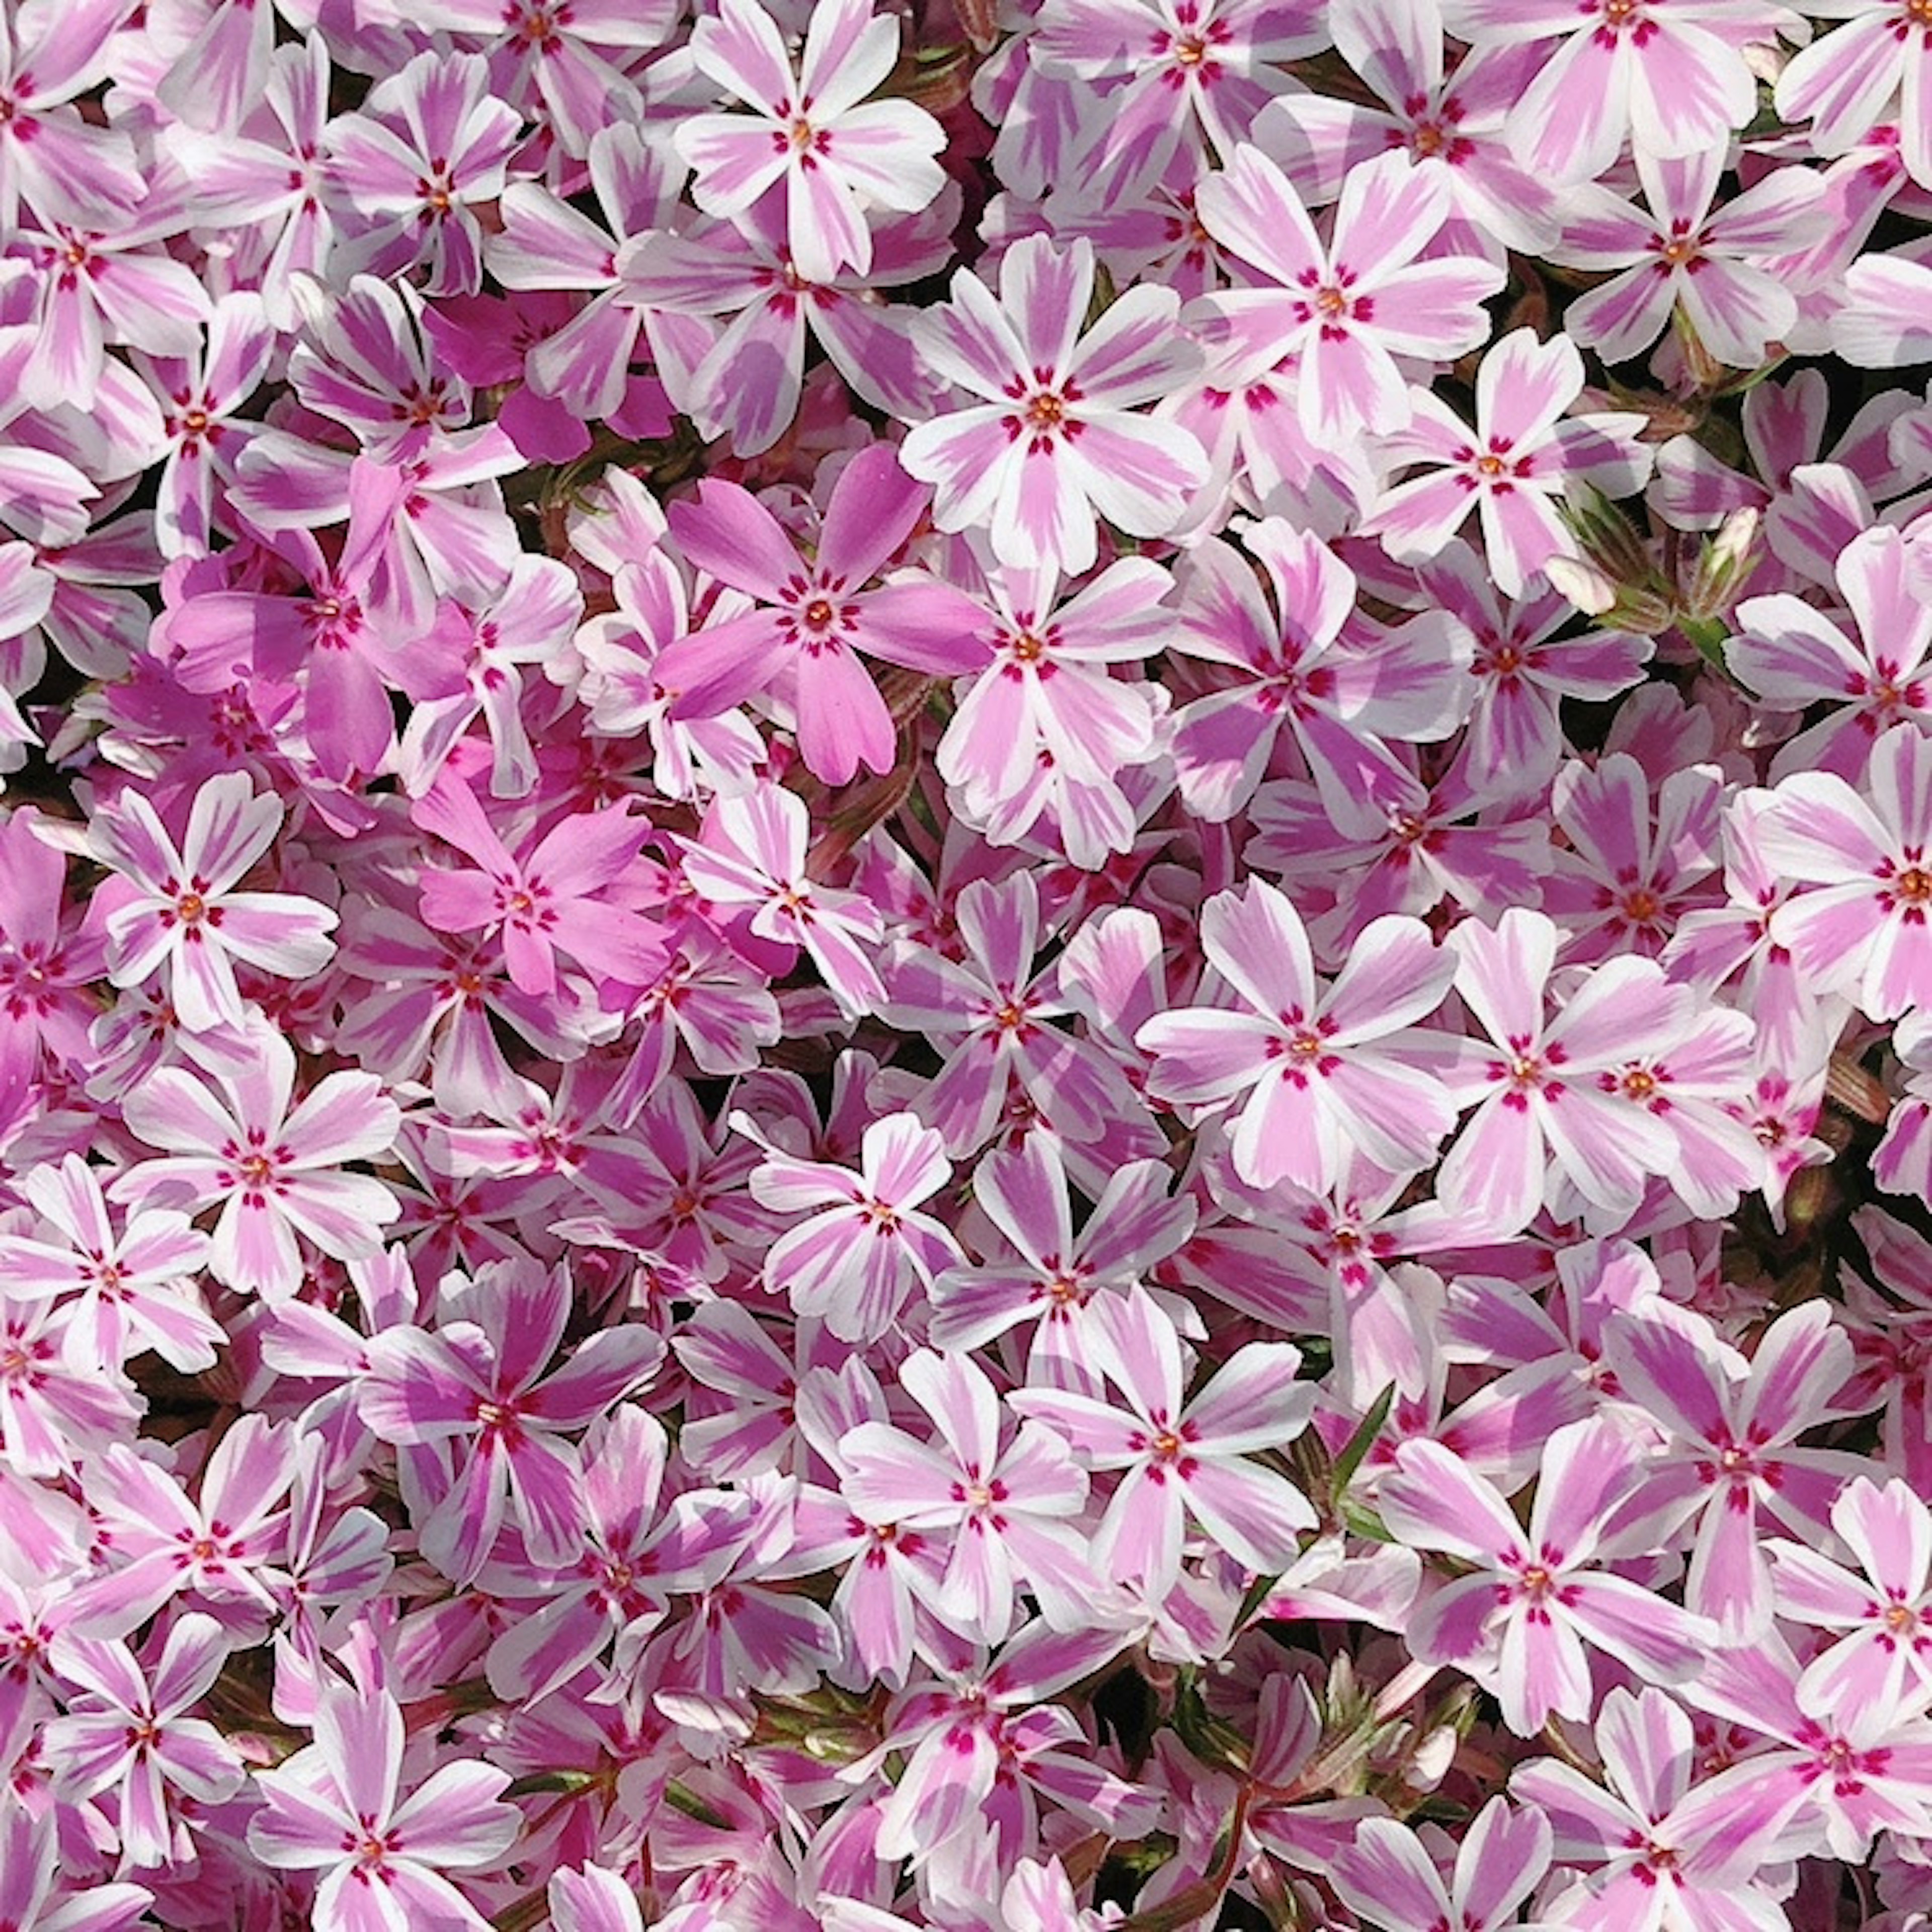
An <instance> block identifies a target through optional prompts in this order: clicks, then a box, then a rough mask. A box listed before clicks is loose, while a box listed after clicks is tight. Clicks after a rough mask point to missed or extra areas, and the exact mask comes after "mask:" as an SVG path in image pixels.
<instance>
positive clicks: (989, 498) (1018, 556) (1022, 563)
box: [899, 236, 1208, 577]
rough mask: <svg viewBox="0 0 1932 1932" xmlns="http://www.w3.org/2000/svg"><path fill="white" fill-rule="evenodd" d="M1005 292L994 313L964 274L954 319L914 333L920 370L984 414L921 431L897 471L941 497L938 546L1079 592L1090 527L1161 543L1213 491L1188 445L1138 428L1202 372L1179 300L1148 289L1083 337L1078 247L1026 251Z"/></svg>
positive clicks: (1174, 434) (1089, 265)
mask: <svg viewBox="0 0 1932 1932" xmlns="http://www.w3.org/2000/svg"><path fill="white" fill-rule="evenodd" d="M1000 287H1001V299H1000V300H999V301H998V302H995V299H994V298H993V296H992V293H990V291H989V290H988V289H987V287H986V284H985V283H984V282H983V281H980V278H978V277H977V275H969V274H968V273H967V272H965V270H963V269H962V270H961V272H959V274H958V275H955V276H954V277H953V301H952V303H951V305H950V306H949V307H947V308H941V309H939V310H937V311H933V312H932V313H931V314H929V315H928V316H926V317H924V318H922V320H923V323H924V327H923V332H922V336H921V338H920V339H921V346H922V350H923V351H924V353H925V355H926V359H927V360H928V361H929V362H930V363H931V364H932V367H933V368H934V370H935V371H936V372H937V373H938V374H939V375H941V377H944V378H946V379H947V380H949V381H950V382H952V383H954V384H956V386H958V387H959V388H960V389H964V390H965V392H967V393H968V395H971V396H974V397H977V398H980V400H979V401H977V402H975V403H974V404H972V405H971V406H970V407H968V408H966V409H964V410H956V411H953V412H952V413H949V414H945V415H941V416H934V417H933V418H932V419H930V420H929V421H927V422H922V423H919V424H918V425H916V426H915V427H914V428H913V431H912V432H911V434H910V435H908V436H907V438H906V440H905V441H904V443H903V444H902V445H901V448H900V452H899V454H900V458H901V460H902V461H903V462H904V464H905V466H906V468H907V469H908V470H909V471H910V472H911V473H912V474H913V475H915V476H916V477H918V478H920V479H921V480H922V481H925V482H928V483H931V484H934V485H935V486H936V487H937V489H938V497H937V499H936V500H935V502H934V505H933V511H932V514H933V520H934V521H935V523H937V524H938V526H939V527H940V528H941V529H943V530H962V529H971V528H974V527H979V526H983V527H985V528H986V529H989V531H990V532H991V533H992V544H993V550H994V553H995V555H996V556H998V558H999V559H1000V561H1001V562H1002V563H1004V564H1008V565H1013V567H1015V568H1022V569H1033V568H1043V567H1047V566H1051V567H1053V568H1058V570H1060V571H1061V572H1062V573H1063V574H1065V575H1067V576H1069V577H1078V576H1080V575H1081V574H1083V573H1084V572H1085V571H1088V570H1089V569H1091V568H1092V567H1093V564H1094V559H1095V558H1096V557H1097V556H1098V555H1099V545H1098V542H1097V538H1096V535H1095V530H1094V519H1095V517H1096V516H1097V515H1099V516H1102V517H1106V520H1108V521H1109V523H1113V524H1115V525H1116V526H1118V528H1120V529H1123V530H1124V531H1126V532H1127V533H1128V535H1130V536H1139V537H1157V536H1164V535H1166V534H1167V533H1168V532H1169V531H1170V530H1172V529H1174V528H1175V526H1177V525H1178V523H1179V522H1180V520H1181V511H1182V508H1183V507H1184V504H1185V502H1186V501H1187V497H1188V496H1189V495H1190V493H1192V492H1193V490H1196V489H1198V488H1199V487H1200V486H1201V484H1202V483H1203V482H1205V481H1206V480H1207V475H1208V467H1207V460H1206V458H1205V457H1204V456H1203V455H1202V452H1201V446H1200V445H1199V443H1196V441H1195V440H1194V438H1193V437H1192V436H1190V434H1188V433H1187V431H1185V430H1182V429H1178V428H1175V427H1174V426H1173V425H1170V424H1167V423H1162V422H1154V421H1152V420H1151V419H1149V418H1148V417H1146V416H1140V415H1136V414H1135V413H1133V411H1134V409H1135V406H1136V404H1141V403H1145V402H1149V401H1152V400H1153V399H1154V398H1155V397H1157V396H1159V395H1162V394H1163V393H1164V392H1166V391H1167V390H1168V389H1170V388H1171V387H1172V386H1173V384H1174V383H1175V382H1176V381H1177V380H1178V379H1179V378H1180V377H1182V376H1183V375H1184V374H1187V372H1188V371H1189V370H1190V368H1192V367H1193V365H1194V364H1195V363H1196V362H1197V361H1198V360H1199V357H1198V355H1197V353H1196V350H1195V349H1194V347H1193V344H1191V343H1190V342H1189V341H1188V340H1187V338H1186V337H1185V336H1184V335H1183V334H1182V332H1181V329H1180V326H1179V313H1180V302H1179V299H1178V297H1177V296H1175V295H1174V294H1173V293H1172V292H1171V291H1169V290H1164V289H1156V288H1151V287H1147V286H1145V284H1143V285H1142V286H1141V287H1138V288H1134V289H1130V290H1128V291H1127V293H1126V294H1124V295H1123V296H1120V297H1119V298H1118V299H1117V300H1116V301H1115V302H1113V303H1112V305H1111V306H1109V308H1108V309H1107V311H1106V313H1105V314H1103V316H1102V317H1101V318H1100V320H1099V321H1098V322H1097V323H1095V324H1094V326H1093V327H1092V328H1091V329H1088V330H1087V331H1086V332H1085V334H1084V335H1083V334H1082V323H1083V321H1084V320H1085V317H1086V314H1087V311H1088V305H1089V303H1090V302H1091V299H1092V295H1093V289H1094V251H1093V248H1092V245H1091V244H1090V243H1088V242H1085V241H1084V240H1083V241H1078V242H1075V243H1074V245H1073V248H1071V250H1070V251H1065V252H1062V251H1061V250H1059V249H1057V248H1055V247H1054V245H1053V244H1052V242H1050V241H1049V240H1048V239H1046V237H1045V236H1028V238H1027V239H1026V240H1025V241H1024V242H1020V243H1019V244H1018V245H1016V247H1014V248H1011V249H1010V250H1009V251H1007V256H1006V258H1005V260H1004V263H1003V264H1002V266H1001V281H1000Z"/></svg>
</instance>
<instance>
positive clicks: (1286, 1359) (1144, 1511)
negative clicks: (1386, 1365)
mask: <svg viewBox="0 0 1932 1932" xmlns="http://www.w3.org/2000/svg"><path fill="white" fill-rule="evenodd" d="M1096 1326H1097V1331H1098V1332H1097V1335H1096V1337H1095V1342H1094V1353H1095V1355H1096V1358H1097V1360H1098V1361H1099V1362H1100V1365H1101V1367H1103V1370H1105V1372H1106V1376H1107V1379H1109V1381H1110V1382H1112V1383H1113V1385H1114V1386H1115V1388H1117V1389H1118V1391H1120V1393H1121V1396H1122V1397H1124V1406H1121V1407H1115V1406H1113V1405H1112V1404H1109V1403H1105V1402H1102V1401H1100V1400H1096V1399H1095V1398H1094V1397H1091V1396H1085V1395H1078V1394H1073V1392H1071V1391H1063V1390H1058V1389H1042V1388H1025V1389H1021V1390H1019V1391H1016V1393H1015V1394H1013V1395H1012V1396H1011V1397H1009V1398H1008V1402H1009V1404H1010V1406H1011V1407H1012V1408H1013V1409H1014V1410H1015V1411H1016V1412H1017V1413H1018V1414H1019V1415H1023V1416H1026V1417H1029V1418H1036V1419H1037V1420H1038V1421H1042V1422H1044V1423H1046V1424H1048V1425H1049V1427H1052V1428H1053V1429H1056V1430H1058V1431H1059V1432H1060V1433H1061V1435H1063V1436H1065V1437H1066V1438H1067V1441H1068V1442H1070V1444H1071V1445H1073V1448H1074V1449H1075V1451H1076V1452H1077V1453H1078V1454H1079V1456H1080V1457H1081V1459H1082V1461H1083V1462H1085V1464H1086V1465H1087V1466H1088V1468H1089V1469H1093V1470H1095V1471H1097V1472H1109V1471H1113V1470H1118V1471H1120V1472H1121V1479H1120V1481H1119V1482H1118V1483H1117V1484H1115V1488H1114V1493H1113V1494H1112V1496H1111V1497H1110V1498H1109V1500H1108V1503H1107V1508H1106V1514H1104V1515H1103V1517H1102V1518H1101V1520H1100V1529H1099V1531H1098V1532H1097V1534H1096V1535H1095V1538H1094V1562H1096V1563H1097V1565H1100V1567H1101V1568H1103V1571H1106V1573H1107V1574H1109V1575H1110V1576H1111V1577H1112V1579H1113V1580H1114V1581H1115V1582H1116V1583H1132V1584H1134V1585H1136V1586H1138V1587H1139V1590H1140V1592H1142V1595H1145V1597H1146V1598H1148V1600H1149V1601H1157V1600H1158V1599H1159V1598H1161V1597H1163V1595H1166V1592H1167V1591H1168V1590H1169V1589H1171V1588H1172V1586H1173V1584H1174V1583H1175V1580H1176V1579H1177V1578H1178V1577H1179V1575H1180V1574H1181V1556H1182V1552H1183V1549H1184V1538H1185V1535H1186V1532H1187V1526H1188V1523H1189V1521H1190V1519H1191V1520H1192V1521H1193V1523H1195V1524H1196V1526H1198V1527H1199V1529H1200V1530H1201V1531H1202V1532H1205V1535H1207V1536H1208V1538H1209V1540H1210V1541H1211V1542H1212V1543H1214V1544H1217V1546H1218V1547H1220V1548H1221V1549H1223V1550H1226V1552H1227V1553H1229V1556H1232V1557H1233V1558H1234V1559H1235V1561H1236V1562H1238V1563H1240V1564H1241V1565H1244V1567H1245V1568H1247V1569H1249V1570H1251V1571H1254V1572H1256V1574H1261V1575H1266V1576H1278V1575H1280V1573H1281V1572H1282V1571H1284V1570H1286V1568H1288V1567H1289V1565H1290V1564H1291V1563H1292V1562H1294V1560H1295V1558H1296V1557H1297V1556H1298V1555H1299V1554H1300V1553H1301V1547H1300V1545H1299V1544H1298V1541H1297V1540H1296V1538H1297V1532H1299V1531H1301V1530H1304V1529H1312V1528H1313V1526H1314V1523H1315V1512H1314V1511H1313V1508H1311V1507H1310V1504H1309V1502H1308V1499H1307V1497H1305V1496H1303V1494H1302V1493H1301V1491H1300V1490H1298V1489H1297V1488H1295V1486H1294V1484H1292V1483H1291V1482H1289V1480H1288V1479H1287V1478H1286V1477H1285V1476H1280V1475H1276V1474H1274V1472H1272V1471H1271V1470H1267V1469H1262V1467H1261V1466H1259V1464H1258V1463H1252V1462H1250V1460H1248V1458H1249V1457H1250V1454H1252V1453H1253V1451H1256V1450H1258V1449H1262V1448H1269V1449H1278V1448H1281V1447H1282V1446H1283V1445H1285V1444H1286V1443H1288V1442H1292V1441H1293V1439H1295V1437H1296V1436H1298V1435H1300V1434H1301V1431H1302V1430H1304V1428H1305V1427H1307V1423H1308V1419H1309V1417H1310V1414H1311V1413H1312V1412H1313V1407H1314V1392H1313V1389H1312V1388H1310V1387H1309V1386H1308V1385H1305V1384H1301V1383H1298V1382H1296V1380H1295V1375H1296V1372H1297V1370H1298V1369H1299V1368H1300V1367H1301V1350H1299V1349H1296V1348H1295V1347H1294V1346H1292V1345H1291V1344H1289V1343H1286V1342H1251V1343H1249V1344H1248V1345H1247V1346H1246V1347H1245V1348H1243V1349H1239V1350H1238V1351H1237V1352H1235V1354H1234V1355H1232V1357H1230V1358H1229V1361H1228V1362H1227V1364H1226V1366H1225V1367H1223V1369H1222V1370H1220V1373H1218V1374H1217V1375H1216V1376H1214V1379H1212V1380H1211V1382H1208V1385H1206V1386H1205V1388H1202V1390H1201V1391H1199V1393H1198V1394H1196V1395H1195V1396H1194V1397H1193V1398H1192V1400H1184V1399H1183V1394H1182V1391H1183V1388H1184V1379H1183V1376H1182V1370H1181V1338H1180V1337H1179V1336H1178V1334H1176V1332H1175V1326H1174V1323H1173V1322H1172V1320H1171V1319H1169V1316H1167V1315H1166V1313H1164V1312H1163V1310H1162V1309H1161V1308H1160V1305H1159V1304H1157V1302H1156V1301H1154V1298H1153V1297H1152V1296H1151V1295H1149V1294H1148V1292H1147V1291H1146V1290H1145V1289H1142V1288H1135V1289H1132V1290H1130V1292H1128V1293H1127V1295H1119V1296H1114V1295H1110V1296H1109V1297H1108V1298H1106V1300H1105V1301H1103V1302H1102V1303H1101V1304H1100V1307H1099V1309H1098V1310H1097V1323H1096Z"/></svg>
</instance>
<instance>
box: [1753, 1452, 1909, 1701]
mask: <svg viewBox="0 0 1932 1932" xmlns="http://www.w3.org/2000/svg"><path fill="white" fill-rule="evenodd" d="M1832 1529H1834V1530H1835V1532H1837V1533H1838V1538H1839V1539H1840V1541H1841V1542H1842V1543H1843V1544H1844V1545H1845V1546H1846V1548H1847V1549H1848V1550H1850V1552H1851V1553H1852V1556H1853V1557H1854V1558H1855V1559H1856V1561H1857V1563H1858V1568H1859V1570H1860V1571H1861V1572H1862V1573H1863V1574H1861V1575H1854V1574H1852V1572H1851V1571H1849V1570H1847V1569H1846V1568H1844V1567H1843V1565H1841V1564H1839V1563H1836V1562H1833V1561H1832V1559H1830V1558H1829V1557H1828V1556H1825V1555H1823V1553H1820V1551H1818V1550H1815V1549H1814V1548H1811V1547H1808V1545H1806V1544H1801V1543H1792V1542H1788V1541H1778V1542H1775V1543H1773V1544H1772V1545H1771V1546H1770V1553H1771V1558H1772V1587H1773V1592H1774V1595H1775V1598H1776V1601H1777V1605H1778V1614H1779V1615H1780V1616H1783V1617H1784V1618H1785V1619H1787V1620H1788V1621H1790V1622H1793V1623H1800V1624H1808V1625H1811V1626H1812V1627H1813V1628H1822V1629H1823V1630H1826V1631H1843V1633H1844V1634H1843V1636H1842V1637H1839V1638H1838V1640H1837V1641H1836V1642H1835V1643H1832V1645H1831V1646H1829V1648H1828V1649H1826V1650H1825V1651H1824V1652H1823V1653H1822V1654H1820V1655H1819V1656H1817V1657H1816V1658H1814V1659H1813V1660H1812V1661H1811V1663H1809V1664H1807V1665H1806V1666H1805V1674H1804V1676H1802V1677H1801V1678H1800V1679H1799V1681H1798V1703H1799V1708H1800V1709H1803V1710H1805V1711H1807V1712H1810V1713H1811V1715H1814V1717H1820V1718H1823V1717H1835V1718H1836V1719H1837V1720H1838V1721H1839V1722H1841V1723H1842V1724H1843V1725H1844V1726H1845V1727H1846V1728H1847V1729H1848V1730H1857V1729H1859V1728H1860V1727H1862V1726H1863V1725H1864V1723H1865V1722H1866V1721H1867V1719H1870V1718H1879V1717H1882V1716H1885V1715H1889V1714H1890V1713H1891V1712H1895V1711H1898V1710H1900V1709H1905V1708H1906V1707H1908V1706H1911V1705H1912V1704H1915V1703H1916V1704H1920V1705H1922V1704H1924V1703H1925V1702H1926V1700H1927V1698H1928V1697H1932V1511H1928V1510H1927V1508H1926V1505H1925V1503H1924V1499H1922V1498H1921V1497H1920V1496H1918V1494H1917V1493H1915V1491H1914V1490H1913V1489H1912V1486H1911V1485H1910V1484H1909V1483H1906V1482H1904V1481H1901V1480H1900V1478H1897V1477H1894V1478H1892V1479H1891V1481H1889V1482H1888V1483H1886V1484H1884V1485H1883V1486H1882V1487H1880V1485H1879V1484H1877V1483H1876V1482H1874V1481H1872V1479H1871V1478H1870V1477H1868V1476H1860V1477H1858V1478H1856V1479H1855V1480H1854V1481H1852V1482H1851V1483H1849V1484H1847V1485H1846V1487H1845V1489H1844V1490H1843V1492H1842V1493H1841V1495H1840V1496H1839V1497H1838V1501H1837V1502H1835V1503H1834V1504H1833V1505H1832Z"/></svg>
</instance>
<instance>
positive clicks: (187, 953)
mask: <svg viewBox="0 0 1932 1932" xmlns="http://www.w3.org/2000/svg"><path fill="white" fill-rule="evenodd" d="M281 823H282V804H281V800H280V799H278V798H277V797H275V795H274V794H273V793H263V794H261V795H259V796H258V795H257V793H256V790H255V787H254V781H253V780H252V779H251V778H250V777H249V775H248V773H247V772H227V773H225V774H223V775H222V776H221V777H220V778H209V779H208V780H207V781H206V782H205V783H204V784H202V787H201V788H200V790H199V791H197V792H196V793H195V797H194V804H193V808H191V809H190V812H189V814H188V820H187V832H186V835H184V838H182V840H181V844H179V846H177V845H176V844H175V841H174V840H173V838H172V837H171V836H170V835H169V832H168V829H167V828H166V826H164V825H163V823H161V821H160V817H158V816H157V814H156V812H155V811H154V807H153V806H152V805H150V804H149V803H148V801H147V799H146V798H145V797H144V796H142V794H141V793H140V792H139V791H138V790H133V789H130V790H127V791H124V792H123V793H121V795H120V796H119V797H118V798H117V799H115V801H114V802H113V803H112V804H111V805H103V806H102V807H101V809H100V811H98V812H97V813H96V814H95V817H94V820H93V822H92V824H91V825H90V826H89V828H88V847H89V850H90V851H91V852H92V853H93V854H94V856H95V857H96V858H97V859H99V860H100V861H101V863H102V864H103V865H107V866H110V867H111V868H113V870H114V871H115V872H116V873H117V874H119V875H120V877H121V878H122V879H123V880H125V881H126V888H125V889H124V890H117V892H116V893H115V895H114V896H113V898H110V901H109V903H110V907H111V908H112V909H111V910H110V912H109V913H108V915H107V937H108V977H109V978H110V980H113V983H114V984H115V986H139V985H141V984H142V982H143V981H145V980H148V979H151V978H152V977H154V974H155V973H156V972H157V971H159V970H160V969H161V968H163V966H165V967H166V969H167V974H168V989H169V997H170V998H171V999H172V1002H173V1005H174V1009H175V1013H176V1014H177V1015H178V1016H179V1018H180V1020H181V1025H183V1026H184V1028H187V1031H189V1032H190V1033H205V1032H208V1031H211V1030H212V1029H213V1028H217V1027H221V1026H239V1025H241V1024H242V1019H243V1013H244V1009H243V1007H242V995H241V994H240V992H239V991H238V990H237V989H236V984H235V962H236V961H237V960H240V961H241V962H242V963H243V964H245V965H249V966H253V967H255V968H258V969H259V970H260V971H263V972H265V973H274V974H279V975H280V976H281V977H283V978H284V979H290V980H302V979H306V978H307V977H308V976H309V975H310V974H314V973H318V972H320V971H321V970H322V968H323V967H324V966H326V965H328V963H329V959H330V957H331V956H332V954H333V953H334V952H335V942H334V941H332V940H331V939H330V938H329V937H328V935H329V933H330V932H331V931H332V930H333V929H334V927H335V913H332V911H330V910H329V908H328V907H326V906H322V905H318V904H317V903H316V902H315V901H314V900H313V899H308V898H301V897H299V896H297V895H295V894H293V893H289V892H237V891H236V889H235V888H236V886H238V885H239V883H241V881H242V878H243V877H244V876H245V874H247V873H248V871H250V870H251V868H253V867H254V865H255V863H256V862H257V860H258V859H260V858H261V857H262V856H263V854H264V853H266V852H267V850H268V849H269V846H270V845H271V844H272V843H273V842H274V841H275V834H276V832H278V831H279V830H280V829H281Z"/></svg>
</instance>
